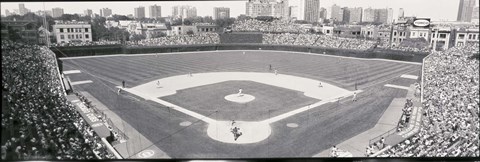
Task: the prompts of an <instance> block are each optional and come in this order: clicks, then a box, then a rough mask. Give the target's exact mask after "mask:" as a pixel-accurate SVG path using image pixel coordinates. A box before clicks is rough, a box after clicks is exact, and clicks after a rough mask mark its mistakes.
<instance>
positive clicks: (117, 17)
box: [112, 14, 133, 22]
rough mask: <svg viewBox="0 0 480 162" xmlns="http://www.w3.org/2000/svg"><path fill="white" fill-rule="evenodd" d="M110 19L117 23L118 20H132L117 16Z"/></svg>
mask: <svg viewBox="0 0 480 162" xmlns="http://www.w3.org/2000/svg"><path fill="white" fill-rule="evenodd" d="M112 19H113V21H115V22H119V21H120V20H133V19H131V18H129V17H127V16H125V15H117V14H115V15H112Z"/></svg>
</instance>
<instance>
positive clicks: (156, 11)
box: [148, 5, 162, 18]
mask: <svg viewBox="0 0 480 162" xmlns="http://www.w3.org/2000/svg"><path fill="white" fill-rule="evenodd" d="M148 8H149V11H150V13H149V17H150V18H160V17H162V6H157V5H153V6H150V7H148Z"/></svg>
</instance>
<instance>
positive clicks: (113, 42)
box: [51, 41, 121, 47]
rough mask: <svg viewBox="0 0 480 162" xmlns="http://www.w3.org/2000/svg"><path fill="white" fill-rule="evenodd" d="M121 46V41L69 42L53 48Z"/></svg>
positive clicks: (55, 44)
mask: <svg viewBox="0 0 480 162" xmlns="http://www.w3.org/2000/svg"><path fill="white" fill-rule="evenodd" d="M115 44H121V43H120V42H119V41H92V42H80V41H78V42H75V41H72V42H67V43H58V44H57V43H52V44H51V46H53V47H72V46H101V45H115Z"/></svg>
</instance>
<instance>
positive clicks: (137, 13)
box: [133, 6, 145, 19]
mask: <svg viewBox="0 0 480 162" xmlns="http://www.w3.org/2000/svg"><path fill="white" fill-rule="evenodd" d="M133 15H134V17H135V18H136V19H141V18H145V7H143V6H139V7H136V8H135V9H134V12H133Z"/></svg>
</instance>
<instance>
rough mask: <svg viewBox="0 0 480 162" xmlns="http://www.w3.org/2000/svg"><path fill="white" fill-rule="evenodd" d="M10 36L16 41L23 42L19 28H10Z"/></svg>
mask: <svg viewBox="0 0 480 162" xmlns="http://www.w3.org/2000/svg"><path fill="white" fill-rule="evenodd" d="M8 38H9V39H10V40H12V41H14V42H23V40H22V36H21V35H20V31H19V30H18V29H12V28H8Z"/></svg>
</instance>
